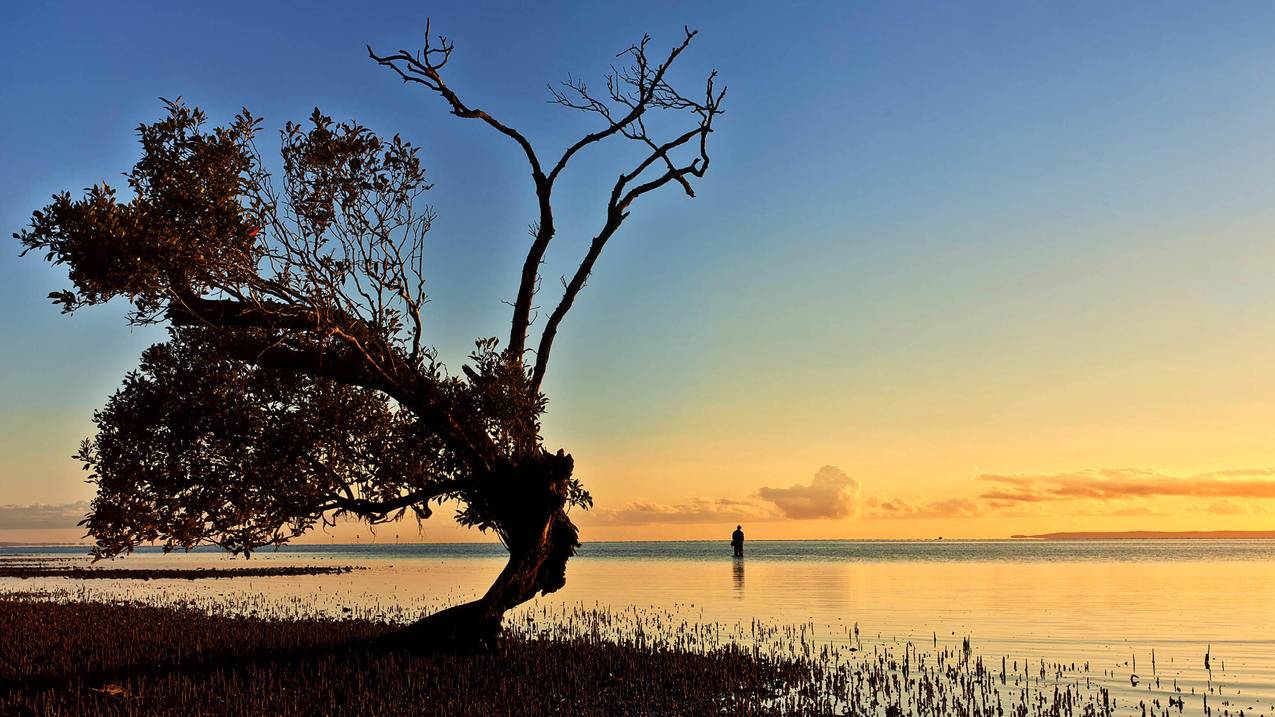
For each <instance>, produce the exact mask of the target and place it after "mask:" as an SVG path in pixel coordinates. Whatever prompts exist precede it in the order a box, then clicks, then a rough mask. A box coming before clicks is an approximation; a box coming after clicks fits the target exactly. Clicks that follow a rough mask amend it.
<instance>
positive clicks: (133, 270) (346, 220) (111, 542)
mask: <svg viewBox="0 0 1275 717" xmlns="http://www.w3.org/2000/svg"><path fill="white" fill-rule="evenodd" d="M694 37H695V33H694V32H691V31H689V30H688V31H686V33H685V36H684V37H683V39H682V41H681V42H680V43H679V44H678V45H677V46H676V47H674V48H673V49H672V50H671V51H670V52H669V53H668V54H667V55H666V56H665V57H664V59H663V60H662V61H659V62H656V61H653V60H652V59H651V58H650V57H649V56H648V46H649V42H650V40H649V38H646V37H644V38H643V39H642V40H641V42H639V43H638V44H636V45H633V46H631V47H629V48H628V49H627V50H626V51H625V52H624V53H622V56H624V57H625V58H627V60H628V61H629V63H628V66H627V67H625V68H622V69H618V70H613V73H612V74H611V75H609V76H608V77H607V79H606V89H605V92H604V93H602V94H595V93H593V92H592V91H591V90H590V89H589V88H588V87H587V86H586V85H585V84H584V83H581V82H576V81H568V82H566V83H563V85H562V87H561V88H559V89H555V90H552V96H553V100H554V101H556V102H557V103H558V104H560V105H562V106H564V107H567V108H571V109H575V110H580V111H583V112H586V113H589V114H592V115H596V117H597V118H598V119H600V120H601V121H600V124H599V126H598V128H597V129H596V130H595V131H592V132H590V133H588V134H585V135H584V136H583V137H581V138H580V139H579V140H578V141H576V142H574V143H573V144H571V145H570V146H569V147H567V148H566V150H565V151H563V152H562V154H561V155H560V156H558V157H557V158H556V159H554V160H553V161H552V163H551V164H546V163H542V161H541V158H540V155H538V154H537V152H536V151H535V149H534V148H533V146H532V144H531V142H530V141H529V140H528V139H527V138H526V137H525V136H524V135H523V134H522V133H520V132H519V131H518V130H516V129H514V128H513V127H511V126H510V125H508V124H505V123H504V122H503V121H501V120H499V119H497V118H495V117H494V116H492V115H491V114H489V113H487V112H485V111H483V110H480V109H478V108H476V107H473V106H471V105H469V104H467V102H466V101H465V100H463V99H462V98H461V97H460V95H458V94H457V92H456V91H455V90H453V89H452V87H451V86H450V85H449V84H448V83H447V82H446V80H445V79H444V78H443V74H442V72H443V69H444V67H445V66H446V64H447V62H448V60H449V59H450V57H451V54H452V49H453V46H452V44H451V43H450V42H449V41H448V40H447V39H446V38H443V37H441V36H439V37H437V38H434V39H433V40H431V36H430V30H429V26H428V24H427V25H426V31H425V45H424V47H423V48H422V49H421V50H420V51H418V52H415V53H410V52H407V51H399V52H397V53H394V54H390V55H379V54H377V53H376V52H374V51H373V50H372V49H371V48H370V47H369V48H368V53H369V55H370V56H371V57H372V59H374V60H375V61H376V62H378V63H380V64H381V65H384V66H386V67H388V68H391V69H392V70H393V71H394V72H396V73H397V74H398V75H399V76H400V77H401V78H402V79H403V80H404V81H405V82H408V83H414V84H418V85H421V86H423V87H424V88H425V89H427V90H429V91H430V92H433V93H434V94H436V95H438V96H439V97H440V98H442V100H443V101H444V102H445V103H446V106H447V107H448V108H449V109H450V110H451V113H452V114H454V115H456V116H457V117H461V118H464V119H472V120H477V121H479V122H482V123H485V124H487V125H489V126H490V127H492V128H493V129H495V130H496V131H497V132H499V133H500V134H502V135H504V136H505V137H507V138H509V139H511V140H513V142H514V143H516V145H517V146H518V148H519V149H520V150H521V151H522V153H523V154H525V155H526V159H527V161H528V162H529V163H530V168H531V179H532V183H533V185H534V189H535V195H536V198H537V206H538V216H537V217H536V221H535V222H534V223H533V225H532V240H531V244H530V248H529V249H528V251H527V256H526V261H525V263H524V264H523V269H522V272H521V277H520V280H519V283H518V288H517V294H516V297H515V300H514V302H513V320H512V325H511V327H510V331H509V339H508V343H507V345H506V346H505V347H504V348H503V349H501V348H499V347H498V341H497V340H496V339H494V338H493V339H483V340H479V341H478V342H477V345H476V348H475V350H474V352H473V354H472V355H471V356H470V362H469V363H468V364H467V365H465V366H464V367H463V370H462V372H461V373H460V374H459V375H452V374H449V373H447V372H446V370H445V369H444V367H443V366H442V365H441V364H440V363H439V361H438V360H437V358H436V354H435V352H434V351H433V350H432V349H431V348H429V347H428V346H427V344H426V341H425V323H424V315H423V309H424V307H425V303H426V297H425V294H424V291H423V287H424V275H423V271H424V266H423V262H424V251H423V250H424V241H425V237H426V234H427V232H428V230H429V227H430V222H431V220H432V218H433V215H432V213H431V212H430V211H429V210H428V209H423V208H421V207H420V206H418V204H417V200H418V199H419V198H420V196H421V194H422V193H423V192H425V191H426V190H428V189H429V184H428V183H427V181H426V177H425V172H424V170H423V169H422V167H421V165H420V161H419V159H418V157H417V150H416V148H415V147H413V146H412V145H410V144H409V143H407V142H405V141H403V140H401V139H400V138H399V137H398V136H395V137H393V138H392V139H384V138H381V137H379V136H377V135H376V134H374V133H373V132H372V131H370V130H369V129H367V128H366V127H363V126H361V125H359V124H357V123H353V122H349V123H336V122H334V121H333V120H332V119H330V118H328V117H326V116H324V115H323V114H321V113H320V112H319V111H318V110H315V112H314V114H313V115H312V116H311V117H310V119H309V121H308V122H307V123H305V124H304V125H298V124H293V123H291V122H289V123H288V124H286V125H285V127H284V128H283V130H282V132H281V137H282V150H281V154H282V171H281V172H280V176H279V177H278V178H277V180H276V179H275V178H273V177H272V176H271V174H270V173H269V172H268V171H267V168H266V166H265V163H264V162H263V160H262V157H261V155H260V154H259V152H258V150H257V147H256V145H255V143H254V137H255V136H256V134H257V133H258V131H259V129H260V126H261V121H260V120H259V119H258V118H256V117H253V116H252V115H251V114H250V113H249V112H248V111H247V110H244V111H243V112H242V113H241V114H239V115H238V116H236V118H235V119H234V121H233V122H232V123H231V124H230V125H229V126H226V127H217V128H213V129H208V128H207V125H206V118H205V115H204V113H203V112H201V111H200V110H199V109H197V108H192V107H188V106H186V105H184V104H182V103H181V101H180V100H178V101H175V102H169V101H165V107H166V109H167V116H165V117H164V118H163V119H161V120H160V121H158V122H155V123H154V124H143V125H141V126H140V128H139V130H138V133H139V136H140V141H141V145H142V156H141V159H140V160H139V161H138V162H137V164H136V165H135V166H134V167H133V168H132V170H131V171H130V172H129V173H128V174H127V175H126V176H127V181H128V187H129V189H130V190H131V194H132V198H131V199H129V200H127V201H122V200H121V199H119V198H117V195H116V193H115V191H114V190H113V189H112V188H110V187H108V186H106V185H105V184H103V185H100V186H94V187H92V188H90V189H88V190H86V194H85V195H84V196H83V197H81V198H78V199H73V198H72V197H71V195H70V194H68V193H62V194H58V195H55V196H54V198H53V201H52V203H51V204H49V205H48V206H47V207H45V208H44V209H42V210H40V211H37V212H35V213H34V216H33V218H32V221H31V225H30V227H29V228H27V229H25V230H23V231H21V232H19V233H17V234H16V235H15V237H16V238H17V239H19V240H20V241H21V242H22V244H23V246H24V250H23V253H24V254H25V253H27V252H39V253H43V254H44V255H45V257H46V258H47V259H48V260H49V261H51V262H53V263H56V264H64V265H66V266H67V267H68V272H69V277H70V281H71V285H72V288H71V289H68V290H63V291H56V292H53V293H52V294H50V297H51V298H52V299H53V300H54V302H55V303H57V304H59V305H60V306H61V307H62V309H63V311H64V312H72V311H75V310H77V309H79V308H81V307H84V306H89V305H94V304H100V303H104V302H106V301H109V300H111V299H113V298H116V297H123V298H124V299H126V300H127V301H128V302H129V303H130V305H131V308H130V312H129V320H130V321H131V322H132V323H134V324H155V323H166V324H167V326H168V333H169V339H168V340H167V341H165V342H164V343H160V344H157V345H155V346H152V347H150V348H149V349H147V350H146V351H145V353H144V354H143V355H142V359H141V365H140V367H139V368H138V369H137V370H135V371H133V372H130V373H129V374H128V376H127V377H126V378H125V381H124V385H123V387H122V388H121V389H119V391H117V392H116V393H115V394H114V395H113V396H112V397H111V398H110V400H109V401H108V403H107V405H106V407H105V408H103V409H102V410H100V411H98V412H97V413H96V414H95V415H94V421H95V423H96V425H97V435H96V436H95V437H93V438H91V439H88V440H86V441H85V442H84V444H83V446H82V448H81V450H80V452H79V453H78V454H77V457H78V458H80V459H81V460H83V462H84V464H85V467H86V469H87V470H89V471H91V480H92V482H93V483H95V484H96V486H97V497H96V498H95V500H94V501H93V503H92V506H91V509H90V513H89V515H88V516H87V518H86V519H85V520H84V521H83V523H82V525H85V526H87V530H88V533H89V535H90V536H91V537H93V538H94V539H95V541H96V547H95V548H94V551H95V553H96V555H98V556H99V557H102V556H113V555H116V554H119V553H121V552H128V551H131V550H132V549H133V548H134V547H136V546H138V545H140V544H143V543H150V542H160V543H162V544H163V546H164V547H165V549H166V550H171V549H176V548H183V549H189V548H191V547H193V546H195V545H199V544H201V543H212V544H216V545H220V546H222V547H224V548H226V549H228V550H231V551H234V552H242V553H244V554H247V553H249V552H250V551H251V550H253V549H255V548H259V547H261V546H264V545H272V544H273V545H279V544H282V543H286V542H287V541H288V540H289V539H291V538H293V537H295V536H298V535H300V534H302V533H304V532H305V531H306V530H308V529H310V528H311V527H313V526H314V525H315V524H316V523H318V522H320V521H332V520H334V519H335V518H336V517H338V516H341V515H350V516H356V517H357V518H360V519H363V520H366V521H368V522H370V523H379V522H383V521H387V520H392V519H397V518H399V517H402V516H403V515H405V514H406V513H407V512H409V511H410V512H411V514H412V515H414V516H415V517H416V518H417V519H424V518H427V517H429V515H430V512H431V503H439V502H442V501H445V500H449V499H450V500H455V501H456V502H457V504H458V505H459V506H460V508H459V512H458V513H457V516H456V518H457V520H458V521H459V522H460V523H461V524H463V525H467V526H475V527H478V528H480V529H482V530H484V531H486V530H490V531H493V532H495V534H496V535H498V536H499V538H500V540H501V541H502V542H503V543H504V545H505V546H506V547H507V548H508V550H509V562H508V564H507V565H506V566H505V568H504V570H503V571H502V572H501V573H500V574H499V576H498V577H497V578H496V580H495V582H494V583H493V584H492V586H491V588H490V589H489V590H488V591H487V592H486V594H484V595H483V596H482V597H481V598H480V599H478V600H476V601H474V602H471V603H466V604H463V605H458V606H456V607H453V608H450V609H448V610H444V611H442V612H440V613H437V614H435V615H433V616H430V617H428V618H426V619H424V620H422V621H421V622H419V623H417V624H416V625H413V626H411V627H409V628H407V629H406V630H405V631H403V633H401V635H400V637H402V638H403V639H405V640H408V641H411V642H415V643H418V644H433V643H439V642H452V641H458V640H463V641H469V640H473V639H480V638H487V637H490V636H493V635H495V634H496V633H497V632H498V630H499V627H500V622H501V618H502V616H503V614H504V613H505V611H507V610H508V609H510V608H512V607H514V606H516V605H518V604H520V603H522V602H525V601H527V600H529V599H531V598H532V597H534V596H535V595H536V594H537V593H548V592H552V591H555V590H557V589H559V588H561V587H562V585H563V584H564V582H565V570H566V562H567V560H568V558H569V557H570V556H571V555H572V554H574V552H575V549H576V548H577V547H578V545H579V543H578V539H577V530H576V527H575V525H574V524H573V523H572V522H571V519H570V518H569V517H568V515H567V509H568V508H569V507H570V506H573V505H574V506H582V507H588V506H590V505H591V504H592V499H591V498H590V497H589V494H588V493H587V492H586V491H585V490H584V489H583V488H582V487H581V485H580V483H579V482H578V481H577V480H576V479H575V478H574V477H573V475H572V468H573V464H572V459H571V456H570V455H568V454H566V453H564V452H563V451H561V450H558V451H557V452H550V451H548V450H546V449H545V448H544V446H543V445H542V439H541V436H540V416H541V414H542V413H543V412H544V410H545V405H546V402H545V398H544V396H543V395H542V393H541V391H540V386H541V381H542V380H543V378H544V375H545V369H546V367H547V365H548V362H549V356H550V352H551V350H552V348H553V342H554V338H555V337H556V336H557V332H558V329H559V327H560V325H561V323H562V320H563V318H564V317H565V316H566V314H567V313H568V312H569V311H570V309H571V307H572V305H573V303H574V302H575V300H576V298H577V297H578V295H579V294H580V291H581V290H582V289H583V288H584V285H585V282H586V280H587V279H588V277H589V273H590V271H592V269H593V266H594V263H595V262H596V261H597V259H598V256H599V254H600V253H601V252H602V250H603V248H604V247H605V246H606V244H607V242H608V241H609V240H610V239H611V237H612V236H614V235H615V233H616V231H617V230H618V229H619V228H620V226H621V225H622V224H623V223H624V221H625V220H626V219H627V218H628V216H629V212H630V211H631V210H632V208H633V206H634V204H635V202H637V201H638V200H639V199H641V198H642V197H643V196H644V195H646V194H648V193H650V192H653V191H656V190H658V189H660V188H662V187H664V186H666V185H674V186H676V187H680V188H681V189H682V190H683V191H684V192H685V193H686V194H687V195H689V196H694V190H693V188H692V182H693V180H695V179H697V178H700V177H702V176H703V175H704V173H705V171H706V170H707V169H708V164H709V155H708V137H709V134H710V133H712V131H713V121H714V119H716V117H717V116H718V115H720V114H721V112H722V109H721V108H722V100H723V97H724V95H725V91H724V90H723V89H717V88H715V86H714V79H715V75H716V73H712V74H710V75H709V76H708V80H707V83H706V86H705V88H704V91H703V94H702V95H695V96H693V97H692V96H689V95H685V94H682V92H680V91H679V90H677V89H675V88H674V87H673V85H672V84H670V81H669V79H668V76H667V73H668V70H669V67H670V66H671V65H672V64H673V63H674V61H675V60H676V59H677V58H678V56H679V55H681V53H682V52H683V51H684V50H685V49H686V48H687V46H688V45H689V44H690V43H691V41H692V40H693V39H694ZM656 111H664V112H665V116H668V117H672V118H674V119H675V118H677V117H686V118H688V119H689V124H687V125H685V126H683V127H682V128H679V129H677V130H675V131H674V132H673V133H671V134H670V135H669V136H664V137H658V138H657V137H656V136H654V133H653V132H650V131H648V124H649V123H650V122H651V121H652V118H653V115H654V113H655V112H656ZM660 124H661V125H664V126H666V125H668V124H670V123H669V122H668V121H667V120H664V121H661V123H660ZM612 138H616V139H620V140H629V141H631V142H633V143H636V145H637V146H638V147H640V148H641V153H640V159H638V161H636V163H634V164H632V165H631V166H627V167H625V168H624V169H623V170H622V171H621V172H620V173H619V175H618V177H617V179H616V180H615V182H614V184H613V185H612V186H611V187H610V193H609V196H608V197H607V200H606V206H605V213H604V215H603V216H604V220H603V222H602V225H601V227H600V229H599V230H598V232H597V234H596V235H595V236H594V238H593V240H592V242H591V244H590V245H589V248H588V250H587V252H586V253H585V255H584V257H583V259H582V260H581V261H580V264H579V266H578V268H577V269H576V270H575V273H574V274H573V275H572V276H571V277H570V278H569V279H568V278H565V277H564V280H563V292H562V295H561V298H559V299H558V302H557V304H556V306H555V307H554V308H553V310H552V311H551V312H549V313H548V316H547V319H546V321H545V323H544V326H543V329H542V330H541V331H540V335H539V339H538V341H537V342H536V343H535V344H534V349H531V348H529V344H528V341H529V339H530V337H529V331H530V329H531V327H532V323H533V321H532V314H533V299H534V297H535V295H536V293H537V290H538V289H539V285H540V265H541V262H542V260H543V258H544V255H545V251H546V249H547V248H548V246H549V243H550V242H551V241H552V239H553V237H554V203H553V200H554V195H553V192H554V187H555V184H556V182H557V180H558V179H559V177H560V176H561V175H562V173H563V171H564V170H565V169H566V167H567V164H568V162H570V161H571V159H572V158H573V157H575V156H576V155H577V154H578V153H580V152H581V151H583V150H585V149H587V148H589V147H590V146H592V145H595V144H598V143H602V142H605V141H606V140H609V139H612Z"/></svg>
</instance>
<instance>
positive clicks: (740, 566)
mask: <svg viewBox="0 0 1275 717" xmlns="http://www.w3.org/2000/svg"><path fill="white" fill-rule="evenodd" d="M731 562H732V563H734V565H733V567H732V568H731V570H732V576H733V577H734V578H735V598H736V599H740V600H742V599H743V597H744V561H743V559H741V558H736V559H735V560H733V561H731Z"/></svg>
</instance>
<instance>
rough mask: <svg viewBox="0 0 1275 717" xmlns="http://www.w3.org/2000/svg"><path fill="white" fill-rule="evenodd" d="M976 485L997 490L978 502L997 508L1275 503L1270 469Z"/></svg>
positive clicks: (1110, 473) (1125, 471)
mask: <svg viewBox="0 0 1275 717" xmlns="http://www.w3.org/2000/svg"><path fill="white" fill-rule="evenodd" d="M978 480H980V481H985V482H989V483H994V484H997V485H998V486H1001V487H999V488H994V489H991V490H988V491H985V492H984V493H983V494H982V495H981V497H982V498H984V499H986V500H993V501H998V502H1002V503H1037V502H1043V501H1057V500H1080V499H1090V500H1124V499H1127V498H1153V497H1188V498H1250V499H1264V498H1275V468H1245V469H1233V470H1225V471H1215V472H1212V473H1200V474H1196V475H1189V476H1175V475H1171V474H1168V473H1163V472H1160V471H1153V470H1146V469H1140V468H1104V469H1102V470H1096V471H1080V472H1076V473H1056V474H1040V475H995V474H984V475H981V476H979V477H978Z"/></svg>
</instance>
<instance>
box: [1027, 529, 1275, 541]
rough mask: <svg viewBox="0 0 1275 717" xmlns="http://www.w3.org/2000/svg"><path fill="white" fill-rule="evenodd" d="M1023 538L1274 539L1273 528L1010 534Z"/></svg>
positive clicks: (1274, 532) (1274, 531)
mask: <svg viewBox="0 0 1275 717" xmlns="http://www.w3.org/2000/svg"><path fill="white" fill-rule="evenodd" d="M1010 537H1011V538H1016V539H1024V540H1275V530H1181V531H1165V530H1126V531H1121V532H1104V531H1077V532H1071V533H1041V534H1039V535H1011V536H1010Z"/></svg>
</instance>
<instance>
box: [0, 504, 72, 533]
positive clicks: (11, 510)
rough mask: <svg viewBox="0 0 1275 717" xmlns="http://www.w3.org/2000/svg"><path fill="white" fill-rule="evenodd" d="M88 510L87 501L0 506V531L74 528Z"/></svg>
mask: <svg viewBox="0 0 1275 717" xmlns="http://www.w3.org/2000/svg"><path fill="white" fill-rule="evenodd" d="M88 509H89V504H88V503H87V502H85V501H79V502H77V503H64V504H62V505H44V504H32V505H14V504H10V505H0V530H46V529H54V528H74V527H75V524H76V523H78V522H80V520H82V519H83V518H84V514H85V513H87V512H88Z"/></svg>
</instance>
